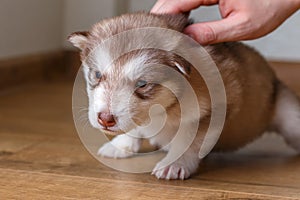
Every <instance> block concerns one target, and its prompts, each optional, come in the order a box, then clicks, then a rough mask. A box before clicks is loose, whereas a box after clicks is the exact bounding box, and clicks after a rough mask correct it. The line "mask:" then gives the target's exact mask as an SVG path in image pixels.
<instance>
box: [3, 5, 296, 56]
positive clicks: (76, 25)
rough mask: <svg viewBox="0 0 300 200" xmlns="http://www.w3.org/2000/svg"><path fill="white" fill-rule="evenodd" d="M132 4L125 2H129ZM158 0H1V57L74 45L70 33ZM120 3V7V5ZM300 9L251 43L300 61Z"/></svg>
mask: <svg viewBox="0 0 300 200" xmlns="http://www.w3.org/2000/svg"><path fill="white" fill-rule="evenodd" d="M127 2H128V3H129V5H127V6H126V5H125V4H126V3H127ZM154 3H155V0H0V27H1V30H0V59H1V58H6V57H12V56H19V55H23V54H31V53H37V52H43V51H52V50H55V49H59V48H62V47H70V44H69V43H68V42H67V41H66V38H67V36H68V35H69V34H70V33H72V32H74V31H80V30H87V29H89V28H90V27H91V26H92V25H93V24H94V23H96V22H97V21H99V20H101V19H103V18H106V17H112V16H114V15H116V14H118V13H120V12H122V11H124V10H126V9H127V8H126V7H128V10H129V11H137V10H150V9H151V7H152V6H153V5H154ZM118 6H119V8H118ZM192 17H193V18H194V19H196V21H206V20H215V19H219V18H220V16H219V12H218V8H217V7H216V6H214V7H208V8H201V9H199V10H197V11H194V12H192ZM299 27H300V11H299V12H298V13H296V14H295V15H294V16H293V17H291V18H290V19H289V20H288V21H287V22H286V23H284V24H283V25H282V26H281V27H280V28H279V29H277V30H276V31H275V32H273V33H272V34H270V35H268V36H266V37H264V38H261V39H258V40H254V41H250V42H247V43H248V44H250V45H252V46H254V47H256V48H257V49H258V50H259V51H260V52H261V53H262V54H264V55H265V56H266V57H267V58H269V59H273V60H290V61H300V39H299V36H300V28H299Z"/></svg>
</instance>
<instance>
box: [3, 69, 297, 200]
mask: <svg viewBox="0 0 300 200" xmlns="http://www.w3.org/2000/svg"><path fill="white" fill-rule="evenodd" d="M277 71H280V75H281V77H282V78H283V79H285V80H286V82H287V83H288V84H289V85H291V86H292V87H293V88H294V89H295V90H296V91H297V92H298V94H300V82H299V81H298V79H299V78H298V77H299V75H300V67H299V66H298V67H294V66H288V67H285V68H283V67H280V66H279V68H278V70H277ZM72 86H73V84H72V83H71V82H63V81H56V82H52V83H36V84H31V85H26V86H22V87H17V88H14V89H9V90H4V91H1V92H0V199H83V198H86V199H212V200H221V199H270V200H271V199H272V200H273V199H276V200H277V199H300V157H299V156H297V155H296V153H295V152H294V151H293V150H291V149H289V148H288V147H287V146H286V145H285V144H284V143H283V141H282V140H281V139H280V138H277V137H276V136H266V137H264V138H262V139H261V140H260V141H258V142H256V143H255V144H252V145H249V146H248V147H246V148H245V149H243V150H241V151H240V152H237V153H231V154H214V155H211V156H210V157H208V158H207V159H206V160H205V161H204V162H203V163H202V164H201V166H200V168H199V172H198V174H197V175H195V176H193V177H192V178H191V179H189V180H186V181H163V180H157V179H156V178H155V177H153V176H151V175H150V174H148V173H146V174H130V173H124V172H119V171H116V170H113V169H110V168H108V167H106V166H104V165H102V164H101V163H100V162H98V161H97V160H96V159H95V158H94V157H92V156H91V155H90V154H89V153H88V151H87V150H86V149H85V148H84V146H83V145H82V144H81V141H80V140H79V137H78V135H77V132H76V130H75V128H74V123H73V118H72V111H71V109H72V106H71V103H72V102H71V101H72V99H71V96H72Z"/></svg>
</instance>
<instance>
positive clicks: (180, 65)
mask: <svg viewBox="0 0 300 200" xmlns="http://www.w3.org/2000/svg"><path fill="white" fill-rule="evenodd" d="M172 63H173V67H175V68H176V69H177V70H178V71H179V72H180V73H182V74H183V75H184V76H186V77H188V78H189V76H190V73H191V68H192V65H191V63H189V62H188V61H186V60H185V59H184V58H182V57H180V56H178V55H175V57H174V59H173V61H172Z"/></svg>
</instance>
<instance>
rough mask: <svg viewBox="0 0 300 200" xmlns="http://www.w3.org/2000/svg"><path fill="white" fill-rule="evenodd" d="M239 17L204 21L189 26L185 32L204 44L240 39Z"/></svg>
mask: <svg viewBox="0 0 300 200" xmlns="http://www.w3.org/2000/svg"><path fill="white" fill-rule="evenodd" d="M238 21H239V20H238V18H237V19H235V17H234V18H233V17H231V18H225V19H222V20H219V21H212V22H204V23H198V24H192V25H190V26H188V27H187V28H186V29H185V30H184V33H185V34H187V35H189V36H191V37H192V38H193V39H194V40H196V41H197V42H198V43H200V44H202V45H207V44H214V43H219V42H229V41H235V40H239V39H240V37H239V36H240V35H241V31H239V30H238V27H239V26H238Z"/></svg>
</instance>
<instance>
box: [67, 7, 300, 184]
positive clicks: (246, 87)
mask: <svg viewBox="0 0 300 200" xmlns="http://www.w3.org/2000/svg"><path fill="white" fill-rule="evenodd" d="M189 24H190V21H189V20H188V18H187V17H186V16H185V15H155V14H149V13H144V12H140V13H133V14H126V15H123V16H120V17H116V18H112V19H107V20H103V21H101V22H99V23H98V24H96V25H95V26H94V27H93V28H92V30H91V31H89V32H84V33H74V34H73V35H71V36H70V41H72V42H73V43H74V45H75V46H77V47H79V48H80V49H81V50H82V54H81V55H82V59H85V58H86V57H87V56H88V55H89V53H90V52H91V50H92V49H93V48H95V47H96V46H97V44H99V43H100V42H101V41H103V40H105V39H107V38H109V37H111V36H112V35H116V34H118V33H121V32H123V31H126V30H130V29H135V28H144V27H160V28H167V29H172V30H175V31H179V32H183V30H184V28H185V27H186V26H187V25H189ZM80 37H81V38H80ZM204 48H205V49H206V50H207V52H208V53H209V54H210V56H211V57H212V59H213V60H214V62H215V63H216V64H217V67H218V69H219V71H220V74H221V76H222V79H223V81H224V85H225V89H226V95H227V115H226V121H225V126H224V129H223V132H222V134H221V137H220V139H219V141H218V143H217V145H216V146H215V148H214V150H218V151H226V150H235V149H238V148H240V147H243V146H244V145H246V144H247V143H249V142H251V141H253V140H254V139H256V138H257V137H259V136H260V135H262V134H263V133H264V132H265V131H266V130H270V129H272V130H274V129H275V130H277V131H279V132H281V133H282V135H283V136H284V137H285V139H286V140H287V141H288V142H289V143H290V144H291V145H292V146H293V147H294V148H295V149H297V150H300V133H299V131H298V130H297V128H296V127H298V124H299V123H300V119H299V116H300V106H299V101H298V99H297V97H296V96H295V95H294V94H293V93H292V92H291V91H290V90H288V89H287V88H286V87H285V86H284V85H283V84H282V83H281V82H280V81H279V80H278V79H277V78H276V76H275V74H274V72H273V71H272V69H271V68H270V67H269V65H268V63H267V62H266V61H265V59H264V58H263V57H262V56H261V55H259V54H258V53H257V52H256V51H255V50H253V49H252V48H250V47H248V46H246V45H244V44H242V43H239V42H230V43H220V44H215V45H209V46H206V47H204ZM144 51H145V50H144ZM147 51H149V52H148V53H149V54H151V55H152V61H153V60H157V61H156V62H157V63H161V64H167V65H169V66H170V67H174V66H172V64H171V63H172V62H171V61H172V59H173V61H174V60H175V61H176V62H178V63H181V65H183V66H184V67H185V68H186V69H187V72H188V74H189V76H188V77H187V79H188V81H189V82H190V84H191V85H192V87H193V89H194V91H195V93H196V95H197V97H198V102H199V106H200V109H201V112H202V113H201V116H202V118H201V119H200V128H199V132H198V135H197V137H196V139H195V141H194V142H193V144H192V146H191V147H190V149H189V150H188V151H187V153H186V155H189V156H185V155H183V156H182V158H181V162H179V163H181V165H184V164H182V163H183V162H188V161H187V160H188V159H194V160H195V162H193V163H192V164H190V166H192V167H190V166H188V167H187V166H183V167H182V168H181V169H184V167H186V169H185V170H186V171H189V172H188V173H187V174H188V175H187V176H186V175H184V178H186V177H188V176H189V174H191V173H193V172H194V171H195V168H196V167H195V166H197V164H198V163H199V160H197V157H195V155H196V154H197V153H198V152H199V145H197V143H200V141H201V140H202V139H203V133H205V131H206V129H207V126H208V124H209V121H210V120H209V119H210V112H211V105H210V104H211V103H210V96H209V93H208V89H207V87H206V85H205V83H204V80H203V79H202V77H201V76H200V75H199V74H198V72H197V71H196V70H195V68H193V67H192V66H189V65H190V64H189V63H188V62H187V61H185V60H184V59H182V58H180V57H178V56H176V55H173V54H172V53H170V52H158V51H157V50H147ZM139 53H141V52H139ZM132 55H138V53H137V52H132V53H131V55H129V57H130V56H132ZM125 57H126V56H125ZM127 58H128V56H127ZM123 59H124V57H123ZM120 63H122V61H120V62H119V64H120ZM174 68H176V67H174ZM189 70H190V71H189ZM153 91H154V93H153V94H148V95H149V98H150V97H152V98H153V99H155V101H153V104H154V103H160V104H162V105H165V107H166V108H167V113H168V117H169V118H168V123H169V124H173V126H176V125H175V124H178V122H179V121H178V120H179V118H180V107H179V104H178V102H177V100H176V98H174V95H172V94H171V93H170V92H168V91H167V90H166V89H164V88H159V89H158V88H157V90H153ZM155 94H160V95H158V96H155ZM162 97H163V98H162ZM145 98H147V97H146V96H145ZM170 99H171V100H170ZM137 101H138V100H137ZM135 103H138V102H135ZM149 107H150V105H149V106H148V107H142V108H139V109H140V110H139V111H140V113H144V114H145V113H148V109H149ZM291 110H295V112H292V111H291ZM144 114H140V115H137V116H135V118H136V119H137V120H141V119H142V120H141V121H140V123H142V121H146V116H147V115H144ZM289 117H292V118H293V119H290V120H288V119H287V118H289ZM295 118H297V119H295ZM293 120H294V121H293ZM291 121H293V122H291ZM163 134H164V136H162V138H163V137H164V138H169V139H170V138H173V136H174V134H176V132H174V133H173V132H168V131H167V132H163ZM166 134H168V135H169V136H167V137H166ZM159 137H160V136H158V139H157V141H156V142H157V143H158V144H159V145H161V146H163V145H164V144H165V143H168V142H169V141H160V139H159ZM161 140H163V139H161ZM191 155H193V156H191ZM163 170H167V169H163ZM179 171H180V170H179ZM166 173H167V174H170V173H168V170H167V172H166ZM156 176H157V177H158V178H168V175H166V174H165V175H163V173H156ZM180 177H181V176H180ZM169 178H174V179H176V178H179V177H176V176H169Z"/></svg>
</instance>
